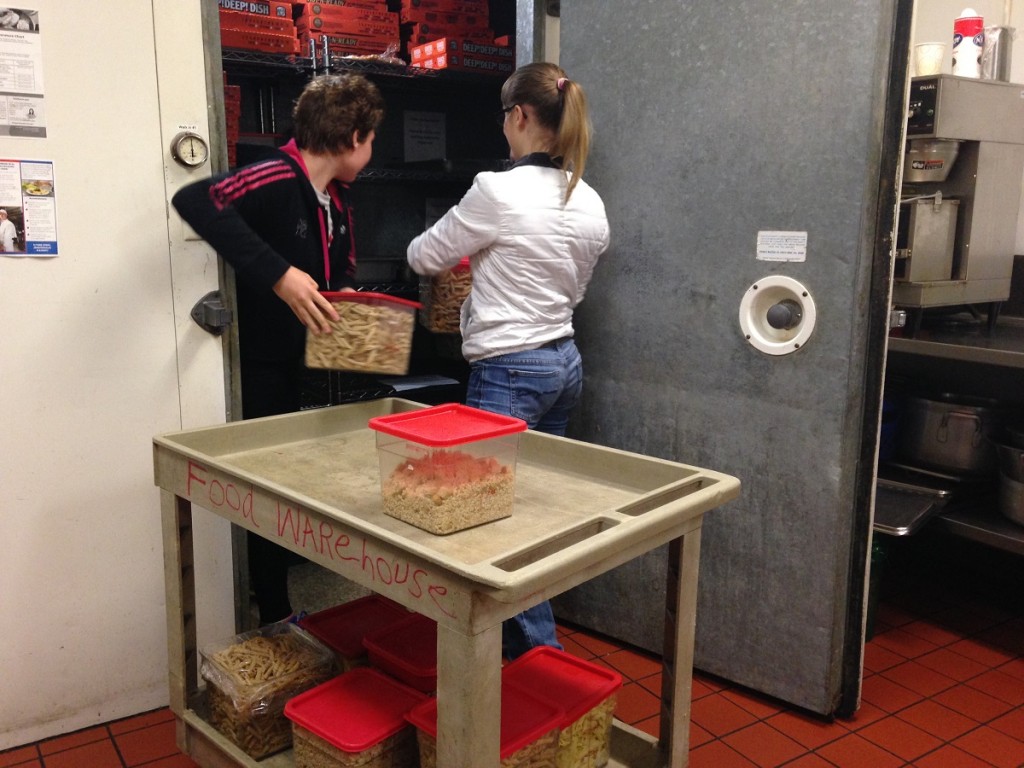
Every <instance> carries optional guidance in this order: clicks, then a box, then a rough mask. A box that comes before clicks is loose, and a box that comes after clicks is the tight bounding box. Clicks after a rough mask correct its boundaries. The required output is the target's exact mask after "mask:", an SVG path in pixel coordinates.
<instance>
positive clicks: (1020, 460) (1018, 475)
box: [996, 445, 1024, 483]
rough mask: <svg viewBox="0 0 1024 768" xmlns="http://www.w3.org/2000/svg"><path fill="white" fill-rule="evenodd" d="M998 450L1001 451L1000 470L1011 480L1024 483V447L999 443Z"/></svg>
mask: <svg viewBox="0 0 1024 768" xmlns="http://www.w3.org/2000/svg"><path fill="white" fill-rule="evenodd" d="M996 450H997V451H998V452H999V471H1000V472H1001V473H1003V474H1004V475H1006V476H1007V477H1009V478H1010V479H1011V480H1016V481H1017V482H1018V483H1024V448H1016V447H1014V446H1012V445H997V446H996Z"/></svg>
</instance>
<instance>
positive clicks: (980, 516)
mask: <svg viewBox="0 0 1024 768" xmlns="http://www.w3.org/2000/svg"><path fill="white" fill-rule="evenodd" d="M936 520H937V521H938V523H939V524H940V525H941V526H942V527H943V528H945V529H946V530H947V531H949V532H950V533H952V534H954V535H955V536H961V537H963V538H965V539H971V540H972V541H977V542H979V543H981V544H986V545H988V546H990V547H994V548H996V549H1002V550H1004V551H1006V552H1012V553H1013V554H1015V555H1024V526H1021V525H1017V524H1016V523H1014V522H1013V521H1012V520H1008V519H1006V518H1005V517H1002V516H1001V515H999V513H998V512H997V511H995V510H994V509H992V508H986V507H983V506H981V505H977V506H971V507H959V508H954V509H949V510H947V511H945V512H944V513H943V514H940V515H939V516H938V517H937V518H936Z"/></svg>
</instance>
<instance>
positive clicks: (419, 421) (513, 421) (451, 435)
mask: <svg viewBox="0 0 1024 768" xmlns="http://www.w3.org/2000/svg"><path fill="white" fill-rule="evenodd" d="M369 424H370V429H375V430H377V431H378V432H384V433H386V434H389V435H394V436H395V437H402V438H405V439H406V440H412V441H413V442H416V443H421V444H422V445H433V446H448V445H462V444H463V443H472V442H476V441H477V440H487V439H489V438H492V437H500V436H502V435H511V434H514V433H516V432H523V431H524V430H525V429H526V422H525V421H523V420H522V419H517V418H514V417H512V416H502V415H501V414H498V413H491V412H490V411H482V410H480V409H479V408H471V407H469V406H468V405H459V404H458V403H448V404H446V405H435V406H434V407H433V408H423V409H420V410H418V411H407V412H405V413H395V414H392V415H390V416H375V417H374V418H372V419H370V422H369Z"/></svg>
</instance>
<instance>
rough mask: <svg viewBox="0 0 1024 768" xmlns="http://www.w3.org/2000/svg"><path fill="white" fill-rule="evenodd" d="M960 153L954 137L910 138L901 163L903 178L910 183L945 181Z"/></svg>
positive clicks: (957, 142)
mask: <svg viewBox="0 0 1024 768" xmlns="http://www.w3.org/2000/svg"><path fill="white" fill-rule="evenodd" d="M958 154H960V142H959V141H957V140H956V139H912V140H911V141H910V148H909V149H908V150H907V155H906V158H905V162H904V164H903V180H904V181H907V182H910V183H912V184H913V183H923V182H929V181H945V180H946V177H947V176H949V172H950V171H951V170H952V169H953V163H955V162H956V156H957V155H958Z"/></svg>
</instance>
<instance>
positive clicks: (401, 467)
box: [369, 403, 526, 535]
mask: <svg viewBox="0 0 1024 768" xmlns="http://www.w3.org/2000/svg"><path fill="white" fill-rule="evenodd" d="M369 425H370V428H371V429H374V430H376V431H377V455H378V457H379V461H380V480H381V495H382V498H383V506H384V514H386V515H390V516H391V517H395V518H398V519H399V520H403V521H405V522H407V523H409V524H410V525H415V526H416V527H417V528H422V529H423V530H425V531H429V532H430V533H434V534H440V535H444V534H449V533H454V532H456V531H461V530H463V529H465V528H470V527H472V526H475V525H480V524H482V523H488V522H491V521H493V520H500V519H501V518H505V517H509V516H510V515H511V514H512V507H513V502H514V498H515V487H514V485H515V472H516V459H517V456H518V453H519V433H521V432H523V431H524V430H525V429H526V422H525V421H523V420H522V419H516V418H513V417H511V416H503V415H500V414H496V413H490V412H489V411H483V410H480V409H479V408H471V407H469V406H466V405H459V404H456V403H447V404H445V405H436V406H434V407H433V408H423V409H421V410H416V411H407V412H404V413H396V414H392V415H390V416H377V417H374V418H372V419H370V422H369Z"/></svg>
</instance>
